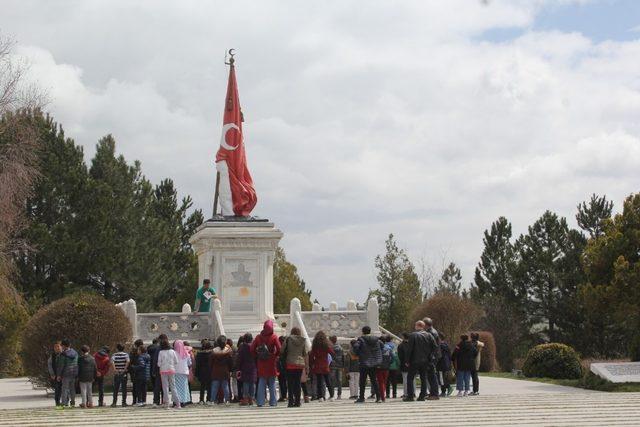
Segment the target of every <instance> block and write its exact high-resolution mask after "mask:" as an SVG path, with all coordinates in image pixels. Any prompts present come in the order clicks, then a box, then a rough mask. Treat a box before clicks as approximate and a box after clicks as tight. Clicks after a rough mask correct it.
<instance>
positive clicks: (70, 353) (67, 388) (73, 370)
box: [58, 339, 78, 407]
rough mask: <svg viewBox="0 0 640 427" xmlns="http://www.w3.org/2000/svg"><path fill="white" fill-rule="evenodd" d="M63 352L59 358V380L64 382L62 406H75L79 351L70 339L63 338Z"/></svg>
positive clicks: (61, 394) (61, 393) (61, 395)
mask: <svg viewBox="0 0 640 427" xmlns="http://www.w3.org/2000/svg"><path fill="white" fill-rule="evenodd" d="M61 345H62V353H61V354H60V357H59V358H58V361H59V363H58V368H59V371H58V372H59V373H58V381H60V382H61V383H62V390H61V392H60V404H61V406H63V407H64V406H67V404H69V403H70V404H71V407H73V406H75V400H76V378H77V377H78V352H76V351H75V350H74V349H72V348H71V344H70V342H69V340H66V339H65V340H62V341H61Z"/></svg>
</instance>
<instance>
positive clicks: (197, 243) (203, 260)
mask: <svg viewBox="0 0 640 427" xmlns="http://www.w3.org/2000/svg"><path fill="white" fill-rule="evenodd" d="M282 235H283V234H282V232H281V231H280V230H278V229H277V228H275V226H274V224H273V223H271V222H266V221H256V220H249V221H234V220H233V219H228V220H224V221H207V222H206V223H204V224H203V225H201V226H200V227H199V228H198V230H197V231H196V233H195V234H194V235H193V236H192V237H191V239H190V242H191V245H192V246H193V249H194V251H195V253H196V255H197V257H198V279H199V280H198V282H199V283H200V284H202V281H203V280H204V279H209V280H211V286H213V287H214V288H215V289H216V292H217V295H218V297H219V298H220V301H221V303H222V317H223V318H224V329H225V332H226V333H227V335H228V336H229V337H238V336H240V335H241V334H243V333H245V332H252V333H257V332H259V331H260V330H262V324H263V323H264V321H265V320H267V319H274V316H273V314H274V313H273V261H274V257H275V252H276V249H277V247H278V242H279V241H280V239H281V238H282Z"/></svg>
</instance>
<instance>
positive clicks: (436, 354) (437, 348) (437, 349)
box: [427, 331, 442, 364]
mask: <svg viewBox="0 0 640 427" xmlns="http://www.w3.org/2000/svg"><path fill="white" fill-rule="evenodd" d="M427 333H428V334H429V335H431V336H432V337H433V342H434V343H435V348H434V349H433V362H434V363H436V364H437V363H438V362H439V361H440V359H442V349H441V348H440V336H439V335H438V333H437V332H435V333H434V332H432V331H427Z"/></svg>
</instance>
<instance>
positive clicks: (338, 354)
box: [329, 335, 344, 400]
mask: <svg viewBox="0 0 640 427" xmlns="http://www.w3.org/2000/svg"><path fill="white" fill-rule="evenodd" d="M329 341H331V346H332V348H333V352H334V353H335V356H334V358H333V361H332V362H331V365H330V368H331V383H332V384H333V388H334V389H337V390H336V400H340V399H342V371H344V350H343V349H342V346H341V345H340V344H338V337H336V336H335V335H332V336H330V337H329Z"/></svg>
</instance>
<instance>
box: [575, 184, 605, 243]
mask: <svg viewBox="0 0 640 427" xmlns="http://www.w3.org/2000/svg"><path fill="white" fill-rule="evenodd" d="M612 211H613V202H609V201H607V196H602V197H599V196H597V195H596V194H592V195H591V199H590V200H589V203H588V204H587V202H582V203H580V204H579V205H578V213H577V214H576V221H577V222H578V226H579V227H580V228H581V229H583V230H584V231H586V232H587V234H588V235H589V237H590V238H592V239H593V238H596V237H598V236H600V235H601V234H602V231H603V225H604V221H605V220H606V219H609V218H611V212H612Z"/></svg>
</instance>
